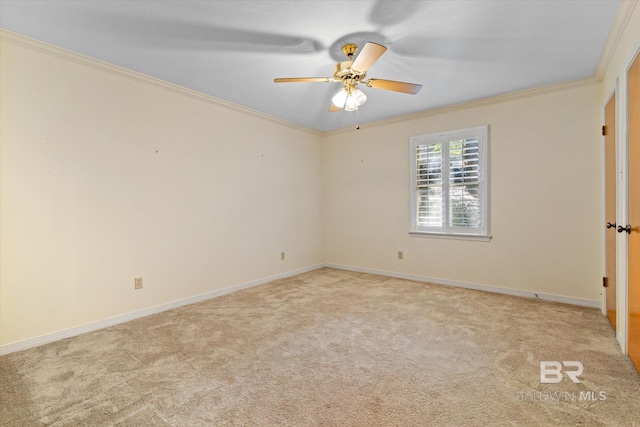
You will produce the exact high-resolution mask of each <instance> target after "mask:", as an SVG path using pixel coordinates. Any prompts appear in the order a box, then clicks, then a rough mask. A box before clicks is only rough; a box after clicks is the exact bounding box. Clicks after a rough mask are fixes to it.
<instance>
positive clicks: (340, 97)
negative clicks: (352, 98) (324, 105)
mask: <svg viewBox="0 0 640 427" xmlns="http://www.w3.org/2000/svg"><path fill="white" fill-rule="evenodd" d="M348 96H349V92H347V89H345V88H342V89H340V90H339V91H338V92H337V93H336V94H335V95H333V98H331V102H333V105H335V106H336V107H338V108H342V107H344V104H345V102H346V101H347V97H348Z"/></svg>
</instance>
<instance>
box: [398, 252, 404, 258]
mask: <svg viewBox="0 0 640 427" xmlns="http://www.w3.org/2000/svg"><path fill="white" fill-rule="evenodd" d="M398 259H404V253H403V252H402V251H398Z"/></svg>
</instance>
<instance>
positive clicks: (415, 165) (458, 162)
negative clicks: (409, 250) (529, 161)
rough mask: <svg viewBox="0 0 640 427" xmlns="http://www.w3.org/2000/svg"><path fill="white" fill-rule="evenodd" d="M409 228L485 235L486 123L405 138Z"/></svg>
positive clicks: (418, 231)
mask: <svg viewBox="0 0 640 427" xmlns="http://www.w3.org/2000/svg"><path fill="white" fill-rule="evenodd" d="M410 198H411V229H410V232H411V234H416V235H433V236H442V237H444V236H447V237H453V238H455V237H459V238H471V239H480V240H489V238H490V235H489V127H488V126H480V127H475V128H469V129H460V130H454V131H448V132H442V133H433V134H429V135H420V136H414V137H412V138H411V197H410Z"/></svg>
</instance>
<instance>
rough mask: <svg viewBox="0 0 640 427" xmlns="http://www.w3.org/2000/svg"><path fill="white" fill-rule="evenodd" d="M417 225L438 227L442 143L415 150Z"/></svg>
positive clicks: (441, 212)
mask: <svg viewBox="0 0 640 427" xmlns="http://www.w3.org/2000/svg"><path fill="white" fill-rule="evenodd" d="M416 150H417V151H416V166H417V185H416V192H417V199H418V202H417V209H418V218H417V221H418V224H420V225H421V226H427V227H429V226H438V227H439V226H440V224H442V218H443V214H444V209H443V208H444V205H443V204H442V143H438V144H431V145H419V146H418V147H417V148H416Z"/></svg>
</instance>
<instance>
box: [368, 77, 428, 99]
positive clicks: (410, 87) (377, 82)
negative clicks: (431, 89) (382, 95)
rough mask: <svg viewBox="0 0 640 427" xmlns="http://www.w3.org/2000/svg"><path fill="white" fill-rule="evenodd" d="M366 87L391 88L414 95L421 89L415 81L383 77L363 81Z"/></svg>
mask: <svg viewBox="0 0 640 427" xmlns="http://www.w3.org/2000/svg"><path fill="white" fill-rule="evenodd" d="M365 84H366V85H367V87H372V88H375V89H384V90H393V91H395V92H403V93H410V94H411V95H415V94H416V93H418V92H420V89H422V85H419V84H415V83H405V82H396V81H393V80H384V79H369V80H367V81H366V82H365Z"/></svg>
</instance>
